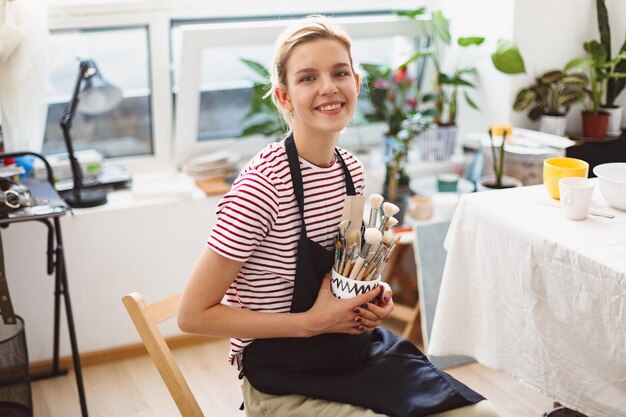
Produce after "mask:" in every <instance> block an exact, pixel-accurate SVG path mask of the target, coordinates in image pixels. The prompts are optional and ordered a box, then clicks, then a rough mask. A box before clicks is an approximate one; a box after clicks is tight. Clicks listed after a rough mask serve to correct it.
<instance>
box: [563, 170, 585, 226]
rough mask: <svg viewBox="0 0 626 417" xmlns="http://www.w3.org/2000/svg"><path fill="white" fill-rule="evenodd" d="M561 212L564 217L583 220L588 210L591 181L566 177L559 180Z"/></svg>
mask: <svg viewBox="0 0 626 417" xmlns="http://www.w3.org/2000/svg"><path fill="white" fill-rule="evenodd" d="M559 194H560V195H561V213H563V216H565V218H566V219H570V220H584V219H586V218H587V213H588V212H589V205H590V204H591V195H592V194H593V182H591V181H590V180H588V179H587V178H581V177H567V178H561V179H560V180H559Z"/></svg>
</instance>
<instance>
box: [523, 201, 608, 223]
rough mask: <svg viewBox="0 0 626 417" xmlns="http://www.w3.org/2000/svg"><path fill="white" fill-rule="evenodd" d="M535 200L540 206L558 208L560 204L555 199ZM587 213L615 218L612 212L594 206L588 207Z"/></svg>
mask: <svg viewBox="0 0 626 417" xmlns="http://www.w3.org/2000/svg"><path fill="white" fill-rule="evenodd" d="M535 202H536V203H537V204H540V205H542V206H547V207H555V208H560V207H561V204H560V203H559V202H558V201H555V200H543V199H537V200H535ZM588 213H589V214H591V215H592V216H598V217H606V218H607V219H613V218H615V215H614V214H611V213H609V212H607V211H602V210H596V209H594V208H591V207H590V208H589V211H588Z"/></svg>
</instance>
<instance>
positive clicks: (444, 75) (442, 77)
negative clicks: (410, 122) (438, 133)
mask: <svg viewBox="0 0 626 417" xmlns="http://www.w3.org/2000/svg"><path fill="white" fill-rule="evenodd" d="M419 11H421V13H416V11H410V12H397V14H398V15H400V16H405V17H409V18H416V17H417V16H420V15H421V14H423V13H424V9H419ZM430 17H431V22H432V25H431V33H430V36H431V39H432V41H433V48H432V52H431V54H430V57H431V59H432V62H433V65H434V66H435V84H434V92H433V95H432V98H433V99H434V111H435V119H434V121H435V123H436V124H438V125H455V124H456V117H457V111H458V95H459V93H460V92H463V97H464V99H465V101H466V102H467V104H468V105H469V106H470V107H472V108H474V109H477V110H478V105H477V104H476V102H475V101H474V100H473V99H472V98H471V97H470V95H469V94H468V91H467V90H469V89H474V88H476V85H475V84H474V82H473V81H474V80H473V78H474V75H475V74H476V68H475V67H474V66H473V65H472V64H470V65H463V64H460V65H459V66H457V67H456V68H454V69H452V70H451V71H445V70H444V68H443V65H442V58H443V53H444V50H445V49H446V47H450V46H451V45H452V36H451V34H450V22H449V20H448V19H447V18H446V17H445V16H444V14H443V12H442V11H441V10H436V11H434V12H432V13H431V15H430ZM484 41H485V38H483V37H478V36H473V37H461V38H458V39H457V40H456V44H457V45H458V46H459V47H461V48H467V47H471V46H478V45H481V44H482V43H483V42H484ZM422 56H423V52H418V53H416V54H415V55H414V56H412V57H411V58H410V59H409V60H408V61H407V62H406V63H405V64H409V63H411V62H413V61H414V60H416V59H418V58H421V57H422ZM460 62H462V60H460Z"/></svg>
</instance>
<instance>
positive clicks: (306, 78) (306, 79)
mask: <svg viewBox="0 0 626 417" xmlns="http://www.w3.org/2000/svg"><path fill="white" fill-rule="evenodd" d="M313 80H315V77H314V76H312V75H307V76H306V77H302V78H301V79H300V81H305V82H306V81H313Z"/></svg>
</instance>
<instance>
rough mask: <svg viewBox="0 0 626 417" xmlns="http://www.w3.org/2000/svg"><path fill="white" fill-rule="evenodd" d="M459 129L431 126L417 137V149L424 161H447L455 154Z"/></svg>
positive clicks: (451, 126)
mask: <svg viewBox="0 0 626 417" xmlns="http://www.w3.org/2000/svg"><path fill="white" fill-rule="evenodd" d="M457 133H458V128H457V126H456V125H450V126H436V125H433V126H430V127H429V128H428V129H426V130H425V131H424V132H423V133H422V134H421V135H419V136H418V137H417V149H418V150H419V153H420V159H421V160H422V161H447V160H448V159H450V157H451V156H452V154H453V153H454V147H455V146H456V140H457Z"/></svg>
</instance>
